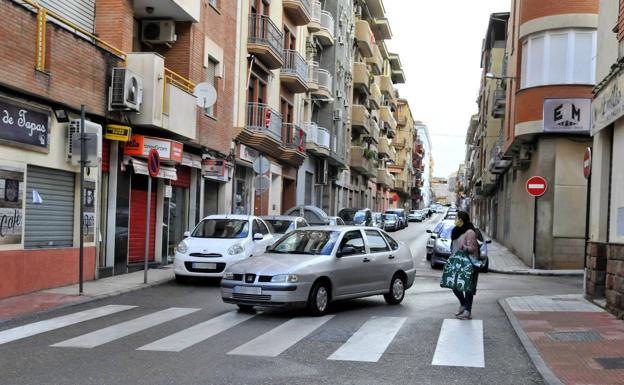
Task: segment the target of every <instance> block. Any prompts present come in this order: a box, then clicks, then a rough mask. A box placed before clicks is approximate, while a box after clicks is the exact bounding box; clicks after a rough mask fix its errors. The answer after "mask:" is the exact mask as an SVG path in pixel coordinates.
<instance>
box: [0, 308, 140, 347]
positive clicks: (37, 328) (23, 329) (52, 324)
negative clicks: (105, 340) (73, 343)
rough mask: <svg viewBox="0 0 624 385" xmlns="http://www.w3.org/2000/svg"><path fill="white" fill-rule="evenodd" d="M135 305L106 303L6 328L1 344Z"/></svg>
mask: <svg viewBox="0 0 624 385" xmlns="http://www.w3.org/2000/svg"><path fill="white" fill-rule="evenodd" d="M135 307H136V306H129V305H106V306H101V307H97V308H94V309H89V310H84V311H80V312H77V313H72V314H68V315H64V316H61V317H56V318H51V319H48V320H45V321H39V322H34V323H31V324H27V325H23V326H19V327H16V328H12V329H8V330H4V331H2V332H0V345H2V344H6V343H8V342H12V341H16V340H20V339H22V338H26V337H31V336H34V335H37V334H41V333H45V332H49V331H52V330H56V329H60V328H63V327H66V326H70V325H73V324H77V323H80V322H84V321H89V320H92V319H95V318H100V317H104V316H107V315H111V314H115V313H119V312H121V311H124V310H128V309H133V308H135Z"/></svg>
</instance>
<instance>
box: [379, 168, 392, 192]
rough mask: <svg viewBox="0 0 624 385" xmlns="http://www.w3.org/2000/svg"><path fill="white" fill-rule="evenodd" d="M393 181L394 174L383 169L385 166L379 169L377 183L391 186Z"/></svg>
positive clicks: (387, 186)
mask: <svg viewBox="0 0 624 385" xmlns="http://www.w3.org/2000/svg"><path fill="white" fill-rule="evenodd" d="M391 181H392V175H390V173H389V172H388V170H386V169H383V168H378V169H377V184H380V185H382V186H383V187H386V188H389V187H390V182H391ZM393 187H394V183H393Z"/></svg>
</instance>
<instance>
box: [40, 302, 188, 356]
mask: <svg viewBox="0 0 624 385" xmlns="http://www.w3.org/2000/svg"><path fill="white" fill-rule="evenodd" d="M198 310H200V309H189V308H180V307H171V308H168V309H165V310H161V311H158V312H156V313H151V314H148V315H146V316H143V317H139V318H136V319H133V320H130V321H126V322H122V323H119V324H116V325H112V326H109V327H107V328H104V329H100V330H96V331H94V332H92V333H88V334H84V335H81V336H78V337H76V338H72V339H69V340H66V341H63V342H59V343H57V344H54V345H52V346H53V347H72V348H93V347H96V346H100V345H103V344H105V343H108V342H111V341H115V340H118V339H120V338H123V337H127V336H129V335H131V334H134V333H138V332H140V331H142V330H145V329H149V328H151V327H153V326H156V325H159V324H162V323H165V322H168V321H171V320H174V319H176V318H179V317H183V316H185V315H188V314H191V313H194V312H196V311H198Z"/></svg>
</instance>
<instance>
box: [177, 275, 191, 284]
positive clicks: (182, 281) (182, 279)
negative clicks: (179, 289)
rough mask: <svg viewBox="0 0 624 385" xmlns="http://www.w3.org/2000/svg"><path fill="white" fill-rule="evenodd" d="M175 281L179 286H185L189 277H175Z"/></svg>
mask: <svg viewBox="0 0 624 385" xmlns="http://www.w3.org/2000/svg"><path fill="white" fill-rule="evenodd" d="M175 280H176V283H177V284H185V283H188V277H187V276H184V275H178V274H176V275H175Z"/></svg>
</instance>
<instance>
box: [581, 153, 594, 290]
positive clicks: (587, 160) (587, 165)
mask: <svg viewBox="0 0 624 385" xmlns="http://www.w3.org/2000/svg"><path fill="white" fill-rule="evenodd" d="M591 170H592V150H591V147H588V148H587V149H586V150H585V155H584V156H583V176H585V178H586V179H587V193H586V196H587V201H586V202H585V249H584V250H583V295H587V254H588V253H587V244H588V243H589V209H590V205H591V180H592V175H591V174H592V172H591Z"/></svg>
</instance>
